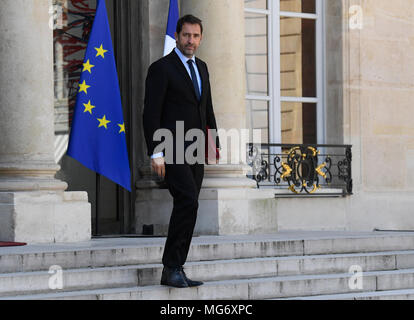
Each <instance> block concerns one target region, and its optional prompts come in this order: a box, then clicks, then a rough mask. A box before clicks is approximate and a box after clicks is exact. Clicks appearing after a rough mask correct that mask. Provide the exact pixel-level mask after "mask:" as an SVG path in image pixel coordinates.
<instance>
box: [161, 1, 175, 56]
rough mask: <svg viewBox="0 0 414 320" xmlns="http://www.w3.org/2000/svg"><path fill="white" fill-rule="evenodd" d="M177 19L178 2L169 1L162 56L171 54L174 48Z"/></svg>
mask: <svg viewBox="0 0 414 320" xmlns="http://www.w3.org/2000/svg"><path fill="white" fill-rule="evenodd" d="M178 19H179V9H178V0H170V9H169V12H168V22H167V32H166V35H165V44H164V56H166V55H167V54H169V53H171V51H172V50H173V49H174V48H175V36H174V34H175V31H176V29H177V22H178Z"/></svg>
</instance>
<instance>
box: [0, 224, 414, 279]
mask: <svg viewBox="0 0 414 320" xmlns="http://www.w3.org/2000/svg"><path fill="white" fill-rule="evenodd" d="M164 242H165V238H151V239H141V238H140V239H130V238H127V239H126V238H122V239H115V240H114V239H109V240H107V239H94V240H92V241H89V242H85V243H80V244H65V245H58V244H55V245H44V246H41V245H29V246H26V247H13V248H0V273H11V272H28V271H40V270H49V268H50V266H53V265H58V266H60V267H61V268H63V269H74V268H87V267H109V266H125V265H139V264H145V263H150V264H153V263H160V261H161V257H162V253H163V250H164ZM413 249H414V234H413V233H392V232H370V233H349V232H343V233H338V232H332V233H329V232H322V233H320V232H319V233H297V232H291V233H290V232H280V233H278V234H273V235H251V236H250V235H249V236H201V237H195V238H194V239H193V241H192V245H191V249H190V252H189V256H188V259H187V261H190V262H191V261H212V260H230V259H244V258H265V257H283V256H303V255H322V254H344V253H368V252H382V251H401V250H413Z"/></svg>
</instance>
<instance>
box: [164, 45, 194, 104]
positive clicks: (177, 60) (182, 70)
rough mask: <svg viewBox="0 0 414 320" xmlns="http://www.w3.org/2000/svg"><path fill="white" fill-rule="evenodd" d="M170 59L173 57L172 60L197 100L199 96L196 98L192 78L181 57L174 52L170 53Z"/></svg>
mask: <svg viewBox="0 0 414 320" xmlns="http://www.w3.org/2000/svg"><path fill="white" fill-rule="evenodd" d="M170 57H171V60H173V62H174V64H175V66H176V67H177V69H178V71H179V72H180V74H181V75H182V76H183V77H184V79H185V82H186V83H187V85H188V86H189V89H190V90H191V92H192V93H193V94H194V99H196V100H197V96H196V93H195V90H194V85H193V81H192V80H191V77H190V75H189V74H188V72H187V69H186V68H185V67H184V65H183V62H182V61H181V59H180V57H179V56H178V55H177V54H176V53H175V51H174V50H173V51H172V52H171V53H170Z"/></svg>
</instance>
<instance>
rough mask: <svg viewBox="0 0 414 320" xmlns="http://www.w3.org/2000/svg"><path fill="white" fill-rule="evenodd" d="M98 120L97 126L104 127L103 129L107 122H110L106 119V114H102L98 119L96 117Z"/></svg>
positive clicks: (106, 126) (106, 127)
mask: <svg viewBox="0 0 414 320" xmlns="http://www.w3.org/2000/svg"><path fill="white" fill-rule="evenodd" d="M98 121H99V127H98V128H100V127H105V129H108V123H110V122H111V121H109V120H106V116H105V115H104V116H103V118H102V119H99V118H98Z"/></svg>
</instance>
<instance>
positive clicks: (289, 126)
mask: <svg viewBox="0 0 414 320" xmlns="http://www.w3.org/2000/svg"><path fill="white" fill-rule="evenodd" d="M323 11H324V10H323V0H245V21H246V80H247V81H246V84H247V97H246V106H247V115H248V121H249V125H250V128H251V129H259V128H260V129H262V142H269V143H292V144H302V143H324V142H325V125H324V121H325V120H324V114H325V112H324V85H323V82H324V65H323V62H324V56H323V47H324V45H323V38H324V37H323Z"/></svg>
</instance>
